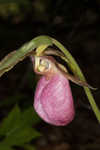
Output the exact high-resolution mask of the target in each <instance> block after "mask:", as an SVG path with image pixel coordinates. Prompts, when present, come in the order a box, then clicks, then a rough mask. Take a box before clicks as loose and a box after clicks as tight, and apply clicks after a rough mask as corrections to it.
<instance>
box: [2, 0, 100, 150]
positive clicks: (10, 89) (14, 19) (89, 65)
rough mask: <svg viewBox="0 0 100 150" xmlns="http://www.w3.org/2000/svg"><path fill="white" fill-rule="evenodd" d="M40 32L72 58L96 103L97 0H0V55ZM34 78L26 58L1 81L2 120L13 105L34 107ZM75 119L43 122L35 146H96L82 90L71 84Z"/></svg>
mask: <svg viewBox="0 0 100 150" xmlns="http://www.w3.org/2000/svg"><path fill="white" fill-rule="evenodd" d="M39 35H49V36H52V37H53V38H55V39H57V40H59V41H60V42H61V43H62V44H63V45H64V46H65V47H66V48H67V49H68V50H69V51H70V52H71V54H72V55H73V56H74V57H75V59H76V61H77V62H78V63H79V65H80V67H81V68H82V70H83V72H84V74H85V76H86V79H87V81H88V83H89V84H91V85H92V86H94V87H97V88H98V90H96V91H93V95H94V98H95V101H96V103H97V104H98V106H99V107H100V1H99V0H93V1H92V0H55V1H54V0H34V1H33V0H8V1H7V0H4V1H3V0H0V59H2V58H3V57H4V56H5V55H6V54H8V53H9V52H11V51H13V50H15V49H18V48H19V47H20V46H21V45H23V44H24V43H25V42H27V41H29V40H31V39H32V38H34V37H36V36H39ZM36 81H37V77H36V76H35V75H34V73H33V70H32V64H31V62H30V60H29V59H28V58H27V59H25V61H23V62H21V63H19V64H18V65H17V66H15V67H14V69H12V70H11V71H10V72H9V73H7V74H6V75H3V76H2V78H1V79H0V111H1V113H0V118H2V117H3V115H4V114H7V113H8V112H9V111H10V109H11V108H12V107H13V105H14V104H15V103H18V104H19V105H20V107H27V106H28V105H32V103H33V99H34V98H33V96H34V89H35V85H36ZM71 85H72V86H71V87H72V91H73V97H74V100H75V107H76V116H75V119H74V120H73V121H72V123H71V124H69V125H68V126H66V127H55V126H51V125H48V124H47V123H44V122H43V121H42V122H41V123H40V124H39V125H38V127H37V128H39V130H40V131H41V133H42V134H43V136H42V137H41V138H39V139H38V140H36V142H35V145H36V146H37V148H38V149H41V148H42V150H49V149H50V150H51V149H54V150H69V149H72V150H90V149H91V150H99V149H100V125H99V123H98V122H97V120H96V117H95V116H94V114H93V112H92V109H91V107H90V105H89V103H88V99H87V97H86V96H85V93H84V91H83V89H82V88H80V87H78V86H76V85H74V84H72V83H71Z"/></svg>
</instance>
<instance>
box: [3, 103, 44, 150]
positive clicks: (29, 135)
mask: <svg viewBox="0 0 100 150" xmlns="http://www.w3.org/2000/svg"><path fill="white" fill-rule="evenodd" d="M39 121H40V119H39V118H38V117H37V115H36V113H35V112H34V111H33V107H29V108H28V109H26V110H24V111H23V112H22V111H21V110H20V108H19V107H18V105H16V106H15V107H14V108H13V110H12V111H11V112H10V113H9V115H8V117H6V118H5V119H3V121H2V123H1V125H0V137H1V139H2V140H1V141H0V149H2V150H12V149H13V146H21V147H24V148H25V145H26V147H27V150H28V149H30V147H31V145H30V141H31V140H32V139H36V138H38V137H39V136H40V135H41V134H40V133H39V132H38V131H37V130H35V129H34V128H33V127H32V126H33V125H36V124H37V123H39ZM28 147H29V148H28Z"/></svg>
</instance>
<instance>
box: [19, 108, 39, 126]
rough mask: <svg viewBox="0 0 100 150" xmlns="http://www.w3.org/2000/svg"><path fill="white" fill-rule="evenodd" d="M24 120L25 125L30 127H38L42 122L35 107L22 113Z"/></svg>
mask: <svg viewBox="0 0 100 150" xmlns="http://www.w3.org/2000/svg"><path fill="white" fill-rule="evenodd" d="M22 120H23V123H24V124H28V125H36V124H37V123H39V122H40V121H41V119H40V118H39V117H38V115H37V113H36V112H35V111H34V109H33V107H30V108H29V109H27V110H25V111H24V112H23V113H22Z"/></svg>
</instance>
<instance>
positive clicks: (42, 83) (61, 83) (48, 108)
mask: <svg viewBox="0 0 100 150" xmlns="http://www.w3.org/2000/svg"><path fill="white" fill-rule="evenodd" d="M34 71H35V72H36V73H37V74H40V75H42V77H41V78H40V80H39V81H38V84H37V88H36V91H35V97H34V108H35V110H36V112H37V113H38V115H39V116H40V117H41V118H42V119H43V120H44V121H46V122H47V123H49V124H52V125H56V126H63V125H67V124H68V123H70V122H71V121H72V120H73V118H74V114H75V111H74V104H73V97H72V92H71V89H70V85H69V81H68V79H67V78H66V77H65V76H64V75H63V74H62V73H61V71H60V70H59V69H58V68H57V66H56V65H55V63H53V61H52V58H49V57H42V56H41V57H37V56H36V57H35V60H34Z"/></svg>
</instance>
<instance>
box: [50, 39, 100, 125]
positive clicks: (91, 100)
mask: <svg viewBox="0 0 100 150" xmlns="http://www.w3.org/2000/svg"><path fill="white" fill-rule="evenodd" d="M52 42H53V44H54V45H56V46H57V47H58V48H59V49H60V50H61V51H62V52H63V53H64V54H65V56H66V58H67V60H68V61H67V63H68V65H69V67H70V68H71V70H72V72H73V73H74V74H75V75H77V76H78V77H79V78H80V79H81V80H83V81H86V79H85V77H84V75H83V73H82V71H81V69H80V67H79V65H78V64H77V62H76V61H75V59H74V58H73V56H72V55H71V54H70V53H69V51H68V50H67V49H66V48H65V47H64V46H63V45H62V44H61V43H60V42H58V41H57V40H55V39H53V38H52ZM83 88H84V90H85V93H86V95H87V97H88V100H89V103H90V104H91V107H92V109H93V111H94V113H95V115H96V118H97V120H98V122H99V123H100V110H99V108H98V106H97V105H96V103H95V100H94V98H93V95H92V93H91V91H90V89H89V88H88V87H85V86H84V87H83Z"/></svg>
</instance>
